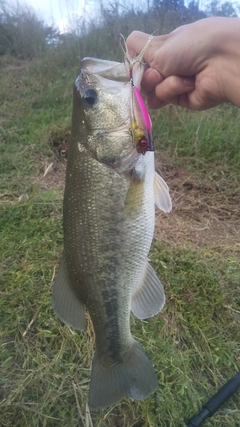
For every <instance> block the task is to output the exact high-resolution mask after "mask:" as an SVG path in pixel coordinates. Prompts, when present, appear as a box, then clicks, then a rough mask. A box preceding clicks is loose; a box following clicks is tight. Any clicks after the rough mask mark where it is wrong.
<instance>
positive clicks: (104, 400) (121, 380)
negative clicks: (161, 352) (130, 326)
mask: <svg viewBox="0 0 240 427" xmlns="http://www.w3.org/2000/svg"><path fill="white" fill-rule="evenodd" d="M156 387H157V376H156V374H155V372H154V369H153V366H152V363H151V362H150V360H149V359H148V357H147V355H146V353H145V351H144V350H143V348H142V347H141V345H140V344H139V343H138V342H137V341H135V340H133V345H132V347H131V349H130V350H129V351H128V352H126V353H125V354H124V358H123V361H122V362H119V363H115V364H114V365H112V366H111V367H110V368H107V369H106V368H103V367H102V366H101V365H100V362H99V360H98V357H97V352H96V353H95V355H94V359H93V364H92V374H91V383H90V390H89V408H90V410H93V411H95V410H98V409H102V408H106V407H107V406H110V405H113V404H114V403H117V402H118V401H119V400H121V399H122V398H123V397H125V396H130V397H132V398H133V399H136V400H143V399H145V398H146V397H147V396H149V395H150V394H151V393H152V392H153V391H154V390H155V388H156Z"/></svg>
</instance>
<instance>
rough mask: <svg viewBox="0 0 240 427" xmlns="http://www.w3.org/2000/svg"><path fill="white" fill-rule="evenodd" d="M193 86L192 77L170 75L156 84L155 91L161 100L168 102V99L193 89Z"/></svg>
mask: <svg viewBox="0 0 240 427" xmlns="http://www.w3.org/2000/svg"><path fill="white" fill-rule="evenodd" d="M194 88H195V78H194V77H187V78H184V77H180V76H170V77H167V78H166V79H165V80H163V81H162V82H161V83H159V84H158V85H157V86H156V89H155V93H156V96H157V97H158V98H159V99H161V100H162V101H166V102H169V100H172V99H174V98H175V97H178V96H179V95H182V94H184V93H186V92H190V91H192V90H194Z"/></svg>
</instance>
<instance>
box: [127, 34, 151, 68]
mask: <svg viewBox="0 0 240 427" xmlns="http://www.w3.org/2000/svg"><path fill="white" fill-rule="evenodd" d="M150 37H151V36H150V35H149V34H146V33H142V32H141V31H133V32H132V33H131V34H130V35H129V36H128V38H127V40H126V45H127V48H128V53H129V55H130V57H134V56H135V55H138V54H139V53H141V51H142V50H143V49H144V48H145V46H146V45H147V43H148V41H149V39H150ZM143 57H144V59H145V61H146V62H149V61H148V59H149V54H148V48H146V51H145V52H144V55H143Z"/></svg>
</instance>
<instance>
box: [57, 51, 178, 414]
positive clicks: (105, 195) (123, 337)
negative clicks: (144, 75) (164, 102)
mask: <svg viewBox="0 0 240 427" xmlns="http://www.w3.org/2000/svg"><path fill="white" fill-rule="evenodd" d="M137 64H138V62H137ZM122 65H123V66H122ZM122 65H121V64H119V63H115V62H111V61H104V60H97V59H94V58H87V59H84V60H83V61H82V70H81V73H80V76H79V77H78V79H77V81H76V84H75V87H74V103H73V115H72V133H71V142H70V147H69V153H68V164H67V172H66V186H65V192H64V204H63V226H64V251H63V255H62V258H61V261H60V265H59V269H58V273H57V276H56V279H55V282H54V287H53V307H54V310H55V312H56V314H57V316H58V317H59V318H60V319H61V320H62V321H64V322H65V323H66V324H68V325H69V326H72V327H75V328H77V329H79V330H82V329H84V326H85V310H86V309H87V310H88V312H89V315H90V318H91V320H92V323H93V327H94V331H95V341H96V351H95V355H94V358H93V362H92V369H91V381H90V390H89V406H90V409H92V410H96V409H100V408H104V407H107V406H109V405H111V404H113V403H116V402H117V401H119V400H121V399H122V398H123V397H124V396H130V397H132V398H134V399H140V400H141V399H144V398H145V397H147V396H148V395H149V394H150V393H152V392H153V391H154V389H155V388H156V386H157V378H156V374H155V372H154V369H153V366H152V363H151V362H150V360H149V359H148V357H147V355H146V354H145V352H144V350H143V348H142V347H141V346H140V344H139V343H138V342H137V341H136V340H135V339H134V338H133V337H132V335H131V331H130V313H131V310H132V311H133V313H134V314H135V315H136V316H137V317H139V318H141V319H142V318H147V317H151V316H153V315H155V314H157V313H158V312H159V311H160V310H161V308H162V307H163V305H164V300H165V297H164V291H163V288H162V285H161V283H160V281H159V279H158V278H157V276H156V274H155V272H154V270H153V269H152V267H151V266H150V265H149V263H148V260H147V256H148V253H149V250H150V246H151V242H152V238H153V232H154V218H155V207H154V204H155V201H156V200H157V202H156V203H157V204H158V206H159V207H160V208H162V209H163V210H165V211H169V210H170V208H171V200H170V196H169V193H168V187H167V185H166V184H165V183H164V181H163V180H162V179H161V178H160V177H159V176H158V175H157V174H156V173H155V171H154V153H153V151H147V149H146V147H145V148H144V151H143V153H141V150H140V148H139V147H138V148H137V144H138V141H137V140H136V138H138V136H139V138H141V141H142V140H143V139H144V141H148V138H149V141H151V144H149V147H152V136H151V135H148V132H149V124H150V119H149V121H148V126H147V127H146V126H141V117H139V115H140V116H141V112H142V111H143V116H144V117H146V114H147V112H146V109H144V108H145V107H144V108H143V107H142V105H140V106H139V108H137V110H136V112H135V113H134V114H132V112H131V108H133V106H134V105H136V102H140V104H141V100H140V92H139V91H138V92H136V91H135V93H137V100H135V102H132V99H131V96H133V90H132V89H133V88H132V85H133V81H132V80H131V82H130V81H129V69H128V66H127V65H126V66H125V65H124V64H122ZM139 67H140V68H141V69H142V65H141V62H140V63H139ZM96 70H97V71H96ZM114 70H116V74H115V71H114ZM142 71H143V69H142ZM121 73H122V75H121ZM132 75H133V78H134V72H133V74H132ZM114 78H115V79H116V80H115V81H114ZM116 94H117V95H116ZM123 106H124V107H123ZM109 108H111V109H112V110H113V111H114V115H112V112H113V111H112V110H109ZM134 108H135V107H134ZM131 117H134V132H135V133H133V132H131V129H130V126H131ZM113 125H114V126H113ZM101 126H102V129H101V128H100V127H101ZM146 129H147V130H146ZM142 132H145V134H144V136H142ZM133 135H135V136H134V137H133ZM156 196H157V197H156Z"/></svg>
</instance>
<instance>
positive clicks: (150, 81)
mask: <svg viewBox="0 0 240 427" xmlns="http://www.w3.org/2000/svg"><path fill="white" fill-rule="evenodd" d="M163 80H164V77H163V76H162V74H161V73H159V72H158V71H157V70H155V69H154V68H148V69H147V70H146V71H145V73H144V75H143V78H142V82H141V88H142V90H143V92H145V93H149V92H151V91H153V90H154V89H155V87H156V86H157V85H158V84H159V83H161V82H162V81H163Z"/></svg>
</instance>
